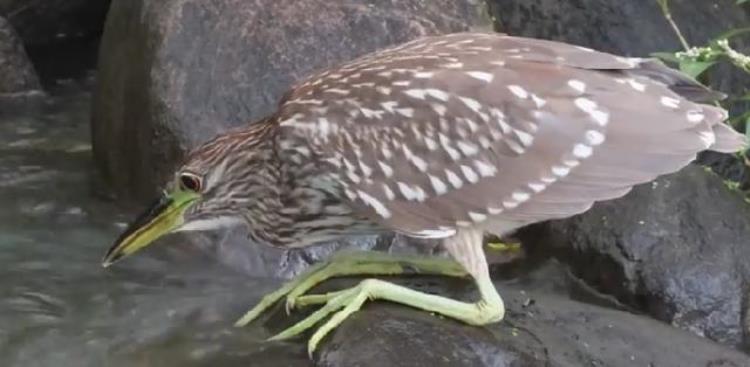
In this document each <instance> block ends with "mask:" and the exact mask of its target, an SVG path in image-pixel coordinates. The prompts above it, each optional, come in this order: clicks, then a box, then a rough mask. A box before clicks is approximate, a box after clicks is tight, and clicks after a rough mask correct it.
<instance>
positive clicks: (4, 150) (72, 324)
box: [0, 78, 307, 367]
mask: <svg viewBox="0 0 750 367" xmlns="http://www.w3.org/2000/svg"><path fill="white" fill-rule="evenodd" d="M90 86H91V78H88V79H86V80H84V81H81V82H71V83H67V84H65V85H59V86H57V87H56V88H55V89H54V90H53V91H52V92H51V93H50V95H49V96H47V97H44V98H40V99H37V100H34V101H27V102H25V103H7V102H0V103H2V104H0V208H1V209H0V366H76V367H79V366H185V365H224V366H230V365H247V364H248V361H255V362H256V363H250V364H251V365H253V364H259V365H279V366H282V365H283V366H287V365H306V364H307V362H306V361H305V360H304V353H303V352H301V351H300V353H294V354H293V355H290V354H288V351H287V353H282V352H281V351H280V350H276V351H274V349H278V348H282V347H283V345H278V344H277V345H273V344H265V343H259V341H260V340H261V339H262V337H264V336H267V335H266V332H265V331H264V330H263V329H262V328H259V327H255V328H248V329H234V328H232V327H231V323H232V321H234V318H235V317H237V316H238V315H239V314H241V312H242V311H244V310H245V309H246V308H247V307H248V306H250V305H251V304H252V303H253V302H254V301H255V300H256V299H257V298H258V296H259V295H260V294H261V293H262V292H264V291H267V290H270V289H272V288H273V287H274V285H275V282H268V281H265V282H264V281H261V280H252V279H248V278H247V277H245V276H241V275H239V274H235V273H232V272H231V271H230V270H228V269H226V268H223V267H221V266H220V265H217V264H216V263H213V262H205V263H202V264H200V266H196V264H195V263H189V262H188V263H186V264H177V263H174V262H169V261H163V260H159V258H158V257H154V256H148V255H144V256H140V257H138V258H134V259H132V260H129V261H127V262H123V263H122V265H120V264H118V266H117V267H115V268H114V269H110V270H104V269H102V268H101V267H100V266H99V262H100V260H101V256H102V254H103V253H104V251H105V250H106V248H107V247H108V245H109V244H110V242H111V241H112V240H113V238H115V236H116V235H117V233H118V232H119V231H120V230H121V229H122V225H123V223H124V221H126V220H127V219H129V217H128V216H125V215H124V214H123V213H121V212H119V211H118V209H117V208H116V207H115V206H113V205H112V204H110V203H107V202H105V201H101V200H98V199H96V198H94V197H93V196H92V195H91V189H90V184H89V182H90V172H91V170H92V167H91V159H90V144H89V142H88V131H89V128H88V114H89V101H90V95H89V92H88V90H89V87H90ZM261 283H263V284H261ZM292 348H298V346H294V347H292ZM260 361H263V362H260Z"/></svg>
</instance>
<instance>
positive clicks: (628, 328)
mask: <svg viewBox="0 0 750 367" xmlns="http://www.w3.org/2000/svg"><path fill="white" fill-rule="evenodd" d="M557 270H558V271H560V270H561V269H560V268H558V269H557ZM557 275H558V276H559V277H562V276H564V275H563V273H561V272H558V273H557ZM542 279H546V280H545V282H546V281H553V280H550V279H547V278H546V276H543V277H542ZM404 283H405V285H407V286H411V287H414V288H417V289H422V290H430V291H433V292H437V293H439V294H444V295H447V296H450V297H457V298H460V299H465V300H469V299H474V297H475V295H474V294H473V292H467V291H466V289H467V288H469V287H467V285H466V284H465V283H464V284H463V286H461V285H459V284H458V283H456V284H453V285H451V282H445V281H442V280H440V281H437V282H435V283H434V284H435V285H433V286H425V285H424V284H420V283H424V280H422V281H419V280H409V281H405V282H404ZM496 286H497V287H498V289H499V290H500V292H501V294H502V295H503V298H504V300H505V302H506V306H507V308H508V313H507V316H506V319H505V320H504V321H503V322H501V323H500V324H496V325H491V326H488V327H473V326H468V325H464V324H461V323H458V322H455V321H453V320H450V319H445V318H439V317H435V316H433V315H430V314H428V313H425V312H421V311H418V310H414V309H411V308H408V307H403V306H399V305H394V304H390V303H387V302H373V303H368V304H367V305H366V306H365V308H364V309H363V310H362V311H361V312H357V313H355V314H354V315H352V316H351V317H350V318H349V319H347V320H346V321H345V322H344V323H343V324H342V325H341V326H339V328H337V329H336V330H335V331H334V332H333V333H332V335H330V336H329V337H328V338H327V339H326V340H324V342H323V343H322V344H321V345H322V347H321V349H320V351H319V353H317V355H316V362H317V365H319V366H329V367H335V366H360V367H369V366H425V367H426V366H493V367H494V366H523V367H535V366H560V367H567V366H570V367H580V366H608V367H619V366H636V365H637V366H659V367H692V366H695V367H698V366H700V367H705V366H736V367H739V366H747V365H748V364H749V363H750V358H749V357H748V356H746V355H744V354H742V353H740V352H737V351H733V350H731V349H729V348H727V347H724V346H720V345H718V344H716V343H714V342H711V341H710V340H707V339H705V338H700V337H697V336H695V335H692V334H691V333H689V332H686V331H683V330H679V329H676V328H673V327H670V326H668V325H665V324H663V323H661V322H658V321H655V320H653V319H651V318H649V317H645V316H638V315H635V314H632V313H629V312H625V311H619V310H613V309H609V308H604V307H599V306H594V305H590V304H586V303H581V302H577V301H573V300H571V299H569V298H568V297H566V296H565V295H562V294H560V293H556V292H550V291H549V290H548V289H544V288H546V285H545V284H543V283H536V282H535V281H531V283H529V282H526V281H522V280H521V281H519V280H516V281H514V282H513V284H510V283H509V282H499V283H497V284H496ZM537 287H539V288H542V289H537Z"/></svg>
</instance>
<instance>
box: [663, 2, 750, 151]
mask: <svg viewBox="0 0 750 367" xmlns="http://www.w3.org/2000/svg"><path fill="white" fill-rule="evenodd" d="M655 1H656V2H657V3H658V4H659V7H660V8H661V11H662V13H663V14H664V17H665V18H666V20H667V22H669V24H670V26H671V27H672V29H673V30H674V32H675V34H676V35H677V38H679V40H680V43H681V44H682V47H683V50H682V51H677V52H656V53H653V54H652V56H654V57H657V58H660V59H662V60H664V61H665V62H668V63H673V64H675V65H677V67H678V68H679V69H680V71H682V72H684V73H685V74H688V75H690V76H691V77H692V78H694V79H696V80H701V79H702V80H704V81H705V80H706V72H707V71H708V70H710V69H711V68H712V67H714V66H715V65H717V64H719V63H720V62H729V63H731V64H732V65H734V66H735V67H737V68H738V69H740V70H742V71H744V72H745V73H748V74H750V56H748V55H745V54H743V53H741V52H739V51H737V50H735V49H734V48H732V46H731V45H730V40H731V39H733V38H735V37H738V36H741V35H744V34H746V33H750V27H746V28H739V29H732V30H729V31H727V32H724V33H722V34H720V35H719V36H717V37H715V38H714V39H712V40H711V41H709V42H708V43H707V44H705V45H703V46H697V47H696V46H690V44H689V43H688V42H687V40H686V39H685V37H684V36H683V35H682V32H681V31H680V28H679V27H678V26H677V23H676V22H675V21H674V19H673V18H672V14H671V12H670V10H669V0H655ZM744 3H750V0H736V4H737V5H742V4H744ZM738 102H750V93H746V94H744V95H742V96H730V98H728V99H727V100H726V101H725V104H726V105H725V106H723V107H725V108H727V109H729V106H730V105H731V104H732V103H738ZM728 122H729V124H730V125H732V126H733V127H734V128H735V129H737V130H740V131H742V130H743V129H744V131H745V134H746V135H747V136H748V137H749V138H750V111H748V112H745V113H743V114H741V115H739V116H733V117H731V118H730V119H729V121H728ZM744 153H745V152H741V153H740V154H741V155H742V156H743V157H744V155H745V154H744Z"/></svg>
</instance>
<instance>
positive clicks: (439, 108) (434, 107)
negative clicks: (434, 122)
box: [430, 103, 448, 116]
mask: <svg viewBox="0 0 750 367" xmlns="http://www.w3.org/2000/svg"><path fill="white" fill-rule="evenodd" d="M430 106H431V107H432V110H433V111H435V113H437V114H438V115H440V116H444V115H445V112H447V111H448V109H447V108H446V107H445V106H443V105H441V104H438V103H432V104H430Z"/></svg>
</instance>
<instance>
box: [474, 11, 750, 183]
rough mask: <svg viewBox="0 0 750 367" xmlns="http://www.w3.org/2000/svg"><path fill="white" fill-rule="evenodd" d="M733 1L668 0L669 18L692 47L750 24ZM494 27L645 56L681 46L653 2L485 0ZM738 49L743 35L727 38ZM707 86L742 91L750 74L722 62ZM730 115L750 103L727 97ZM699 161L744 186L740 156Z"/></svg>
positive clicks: (744, 46) (744, 45) (743, 46)
mask: <svg viewBox="0 0 750 367" xmlns="http://www.w3.org/2000/svg"><path fill="white" fill-rule="evenodd" d="M735 3H736V2H735V1H734V0H716V1H691V0H671V1H669V8H670V10H671V13H672V17H673V18H674V20H675V22H676V23H677V25H678V26H679V28H680V30H681V31H682V33H683V34H684V36H685V38H686V39H687V41H688V43H689V44H690V45H692V46H701V45H705V44H706V43H707V42H708V41H710V40H712V39H714V38H715V37H717V36H719V35H720V34H723V33H724V32H727V31H729V30H732V29H740V28H744V27H745V26H746V25H747V24H748V23H750V14H749V13H748V12H746V11H744V10H743V9H742V8H740V7H739V6H738V5H736V4H735ZM488 4H489V8H490V12H491V13H492V15H493V19H495V28H496V29H497V30H499V31H501V32H504V33H509V34H512V35H518V36H527V37H538V38H545V39H552V40H558V41H563V42H569V43H574V44H579V45H582V46H586V47H591V48H594V49H598V50H602V51H607V52H612V53H615V54H620V55H625V56H633V57H649V56H650V55H651V54H652V53H654V52H674V51H681V50H682V46H681V45H680V42H679V40H678V38H677V36H676V35H675V32H674V30H673V29H672V27H671V26H670V25H669V23H667V21H666V20H665V18H664V16H663V14H662V12H661V10H660V8H659V5H658V4H657V1H653V0H640V1H613V0H571V1H557V0H510V1H509V0H488ZM732 46H733V47H734V48H736V49H738V50H740V51H742V50H748V49H750V44H748V41H747V38H742V37H739V38H737V39H733V41H732ZM706 79H707V81H708V83H709V85H711V86H712V87H713V88H715V89H717V90H720V91H722V92H725V93H727V94H729V95H734V96H736V97H740V96H743V95H745V93H746V91H745V89H746V88H745V86H747V85H748V84H749V83H750V76H748V74H747V73H745V72H743V71H740V70H739V69H738V68H736V67H734V66H731V65H728V64H726V63H724V64H720V65H717V66H716V67H713V68H711V70H710V71H709V72H708V73H707V77H706ZM730 107H731V108H730V113H731V114H732V115H740V114H742V113H744V112H745V111H748V110H749V109H750V102H747V101H737V102H732V103H731V106H730ZM700 158H701V162H702V163H704V164H708V165H710V166H711V167H713V168H714V169H715V170H716V171H717V172H718V173H720V174H721V175H722V176H724V177H727V178H731V179H732V180H734V181H738V182H741V183H742V184H743V186H745V187H750V174H748V173H747V170H745V169H744V165H743V164H742V162H741V161H739V160H737V159H735V158H734V157H732V156H730V155H726V154H719V153H714V152H706V153H704V154H701V157H700Z"/></svg>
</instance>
